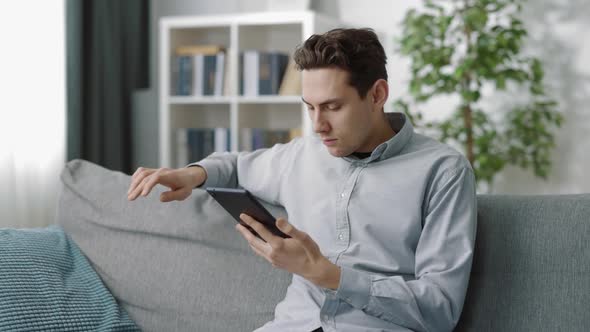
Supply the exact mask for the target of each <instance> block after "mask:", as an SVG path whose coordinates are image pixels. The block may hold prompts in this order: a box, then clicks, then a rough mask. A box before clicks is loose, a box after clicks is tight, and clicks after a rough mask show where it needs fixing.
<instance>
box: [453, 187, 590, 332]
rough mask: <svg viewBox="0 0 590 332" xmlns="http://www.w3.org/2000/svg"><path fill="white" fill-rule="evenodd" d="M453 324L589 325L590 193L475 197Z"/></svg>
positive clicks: (508, 327)
mask: <svg viewBox="0 0 590 332" xmlns="http://www.w3.org/2000/svg"><path fill="white" fill-rule="evenodd" d="M477 204H478V227H477V239H476V248H475V257H474V262H473V266H472V270H471V278H470V282H469V289H468V292H467V298H466V301H465V305H464V308H463V312H462V315H461V318H460V320H459V324H458V326H457V328H456V329H455V330H456V331H478V332H486V331H490V332H491V331H580V332H581V331H590V314H589V312H590V245H589V243H590V194H585V195H557V196H504V195H483V196H479V197H478V202H477Z"/></svg>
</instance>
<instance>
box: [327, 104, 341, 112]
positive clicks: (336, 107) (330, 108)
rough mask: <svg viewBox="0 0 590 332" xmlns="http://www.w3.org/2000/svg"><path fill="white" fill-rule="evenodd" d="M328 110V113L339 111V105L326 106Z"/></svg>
mask: <svg viewBox="0 0 590 332" xmlns="http://www.w3.org/2000/svg"><path fill="white" fill-rule="evenodd" d="M328 109H329V110H330V111H336V110H338V109H340V105H328Z"/></svg>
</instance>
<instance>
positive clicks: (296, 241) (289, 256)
mask: <svg viewBox="0 0 590 332" xmlns="http://www.w3.org/2000/svg"><path fill="white" fill-rule="evenodd" d="M240 219H242V221H243V222H244V223H245V224H247V225H248V226H250V227H252V229H254V230H255V231H256V233H258V235H260V237H262V238H263V239H264V241H266V242H264V241H263V240H261V239H259V238H258V237H256V236H255V235H254V234H252V233H251V232H250V231H249V230H248V229H247V228H246V227H244V226H242V225H240V224H238V225H237V226H236V229H237V230H238V231H239V232H240V234H242V236H243V237H244V238H245V239H246V241H248V244H250V248H252V250H254V252H255V253H256V254H257V255H259V256H261V257H263V258H264V259H266V260H267V261H268V262H269V263H271V264H272V266H274V267H278V268H280V269H283V270H286V271H288V272H291V273H295V274H297V275H300V276H302V277H303V278H305V279H307V280H309V281H311V282H313V283H314V284H316V285H318V286H320V287H324V288H328V289H333V290H335V289H337V288H338V285H339V284H340V268H339V267H338V266H337V265H335V264H333V263H332V262H330V261H329V260H328V259H327V258H326V257H325V256H324V255H322V253H321V251H320V248H319V246H318V245H317V243H316V242H315V241H314V240H313V239H312V238H311V237H310V236H309V234H307V233H305V232H302V231H300V230H298V229H296V228H295V227H293V225H291V224H289V223H288V222H287V220H285V219H283V218H279V219H277V221H276V225H277V227H278V228H279V230H281V231H282V232H283V233H285V234H287V235H289V236H291V238H287V239H283V238H281V237H278V236H276V235H274V234H272V233H271V232H270V231H269V230H268V229H267V228H266V227H265V226H264V225H263V224H261V223H260V222H258V221H257V220H255V219H254V218H252V217H250V216H248V215H246V214H241V215H240Z"/></svg>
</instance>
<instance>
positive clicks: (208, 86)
mask: <svg viewBox="0 0 590 332" xmlns="http://www.w3.org/2000/svg"><path fill="white" fill-rule="evenodd" d="M216 70H217V54H215V55H203V69H202V72H201V73H202V75H203V90H202V95H203V96H213V95H214V93H215V78H216V77H217V75H216V73H215V71H216Z"/></svg>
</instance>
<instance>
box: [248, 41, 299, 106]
mask: <svg viewBox="0 0 590 332" xmlns="http://www.w3.org/2000/svg"><path fill="white" fill-rule="evenodd" d="M288 59H289V57H288V55H287V54H284V53H281V52H263V51H257V50H246V51H243V52H242V53H240V69H241V70H240V94H241V95H243V96H259V95H276V94H278V93H279V87H280V84H281V81H282V79H283V75H284V73H285V68H286V66H287V62H288Z"/></svg>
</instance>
